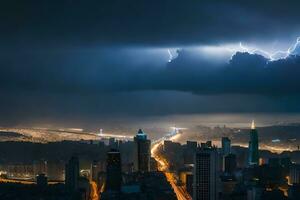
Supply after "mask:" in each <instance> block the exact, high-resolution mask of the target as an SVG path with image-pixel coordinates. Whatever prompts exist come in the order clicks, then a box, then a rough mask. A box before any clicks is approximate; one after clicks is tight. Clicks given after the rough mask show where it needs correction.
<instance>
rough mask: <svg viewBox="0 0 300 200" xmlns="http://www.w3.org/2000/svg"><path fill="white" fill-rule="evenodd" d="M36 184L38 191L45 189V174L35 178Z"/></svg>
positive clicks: (46, 181)
mask: <svg viewBox="0 0 300 200" xmlns="http://www.w3.org/2000/svg"><path fill="white" fill-rule="evenodd" d="M36 184H37V186H38V187H39V188H40V189H45V188H46V187H47V185H48V180H47V176H46V175H45V174H39V175H37V176H36Z"/></svg>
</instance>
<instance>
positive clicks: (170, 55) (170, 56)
mask: <svg viewBox="0 0 300 200" xmlns="http://www.w3.org/2000/svg"><path fill="white" fill-rule="evenodd" d="M168 54H169V60H168V62H171V61H172V60H173V55H172V53H171V51H170V49H168Z"/></svg>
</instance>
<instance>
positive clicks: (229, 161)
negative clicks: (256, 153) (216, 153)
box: [225, 153, 237, 174]
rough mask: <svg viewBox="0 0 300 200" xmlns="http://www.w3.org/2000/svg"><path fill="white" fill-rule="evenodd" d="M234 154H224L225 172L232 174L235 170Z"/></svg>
mask: <svg viewBox="0 0 300 200" xmlns="http://www.w3.org/2000/svg"><path fill="white" fill-rule="evenodd" d="M236 165H237V164H236V156H235V155H234V154H231V153H230V154H228V155H227V156H225V173H228V174H233V173H234V171H235V170H236Z"/></svg>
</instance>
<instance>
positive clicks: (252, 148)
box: [248, 120, 259, 165]
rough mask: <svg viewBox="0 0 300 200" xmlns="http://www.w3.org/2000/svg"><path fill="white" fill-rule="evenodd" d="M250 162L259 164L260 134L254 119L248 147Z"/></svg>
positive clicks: (250, 163)
mask: <svg viewBox="0 0 300 200" xmlns="http://www.w3.org/2000/svg"><path fill="white" fill-rule="evenodd" d="M248 150H249V153H248V164H249V165H258V163H259V152H258V134H257V130H256V128H255V123H254V120H253V121H252V124H251V131H250V141H249V147H248Z"/></svg>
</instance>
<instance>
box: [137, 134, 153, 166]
mask: <svg viewBox="0 0 300 200" xmlns="http://www.w3.org/2000/svg"><path fill="white" fill-rule="evenodd" d="M134 142H135V152H136V153H135V154H136V155H135V162H134V164H135V168H136V169H137V170H138V171H140V172H148V171H150V157H151V154H150V145H151V141H150V140H148V139H147V135H146V134H145V133H144V132H143V131H142V129H139V131H138V133H137V135H136V136H135V137H134Z"/></svg>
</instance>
